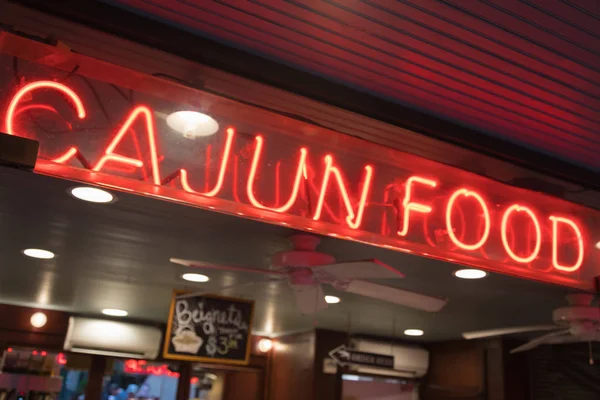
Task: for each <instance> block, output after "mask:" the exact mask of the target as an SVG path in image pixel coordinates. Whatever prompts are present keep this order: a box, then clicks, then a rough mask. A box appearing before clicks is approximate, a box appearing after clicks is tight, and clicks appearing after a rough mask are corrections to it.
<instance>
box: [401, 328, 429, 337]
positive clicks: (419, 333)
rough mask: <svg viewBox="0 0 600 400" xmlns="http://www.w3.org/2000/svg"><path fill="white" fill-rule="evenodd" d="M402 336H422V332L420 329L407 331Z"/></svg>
mask: <svg viewBox="0 0 600 400" xmlns="http://www.w3.org/2000/svg"><path fill="white" fill-rule="evenodd" d="M404 334H405V335H406V336H423V334H424V332H423V331H422V330H420V329H407V330H405V331H404Z"/></svg>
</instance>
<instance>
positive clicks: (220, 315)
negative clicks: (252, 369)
mask: <svg viewBox="0 0 600 400" xmlns="http://www.w3.org/2000/svg"><path fill="white" fill-rule="evenodd" d="M253 311H254V302H252V301H250V300H243V299H233V298H228V297H220V296H208V295H201V296H191V295H188V294H185V293H180V292H179V293H178V292H175V293H173V299H172V301H171V310H170V312H169V320H168V321H167V333H166V335H165V345H164V350H163V356H164V357H165V358H169V359H175V360H188V361H196V362H215V363H221V364H247V363H248V360H249V359H250V334H251V327H252V314H253Z"/></svg>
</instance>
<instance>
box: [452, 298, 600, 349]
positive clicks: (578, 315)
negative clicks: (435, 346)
mask: <svg viewBox="0 0 600 400" xmlns="http://www.w3.org/2000/svg"><path fill="white" fill-rule="evenodd" d="M566 299H567V302H568V303H569V305H568V306H566V307H560V308H557V309H556V310H554V311H553V313H552V319H553V321H554V325H539V326H523V327H514V328H500V329H490V330H483V331H474V332H465V333H463V337H464V338H465V339H481V338H488V337H494V336H502V335H512V334H517V333H527V332H537V331H550V332H549V333H546V334H544V335H542V336H539V337H537V338H535V339H532V340H530V341H529V342H527V343H525V344H524V345H522V346H519V347H517V348H514V349H512V350H511V354H513V353H519V352H522V351H527V350H531V349H533V348H535V347H537V346H539V345H542V344H558V343H577V342H598V341H600V308H598V307H597V306H592V301H593V300H594V295H591V294H586V293H579V294H569V295H567V296H566Z"/></svg>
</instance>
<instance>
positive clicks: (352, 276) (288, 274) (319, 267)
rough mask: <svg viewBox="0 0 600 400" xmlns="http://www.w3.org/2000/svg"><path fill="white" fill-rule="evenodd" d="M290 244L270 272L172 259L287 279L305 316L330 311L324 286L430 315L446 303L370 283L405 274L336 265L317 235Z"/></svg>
mask: <svg viewBox="0 0 600 400" xmlns="http://www.w3.org/2000/svg"><path fill="white" fill-rule="evenodd" d="M290 241H291V243H292V250H290V251H284V252H279V253H276V254H274V255H273V256H272V257H271V262H270V265H271V268H270V269H258V268H245V267H236V266H225V265H215V264H210V263H206V262H202V261H193V260H182V259H178V258H171V262H173V263H175V264H180V265H184V266H186V267H194V268H204V269H216V270H221V271H240V272H253V273H257V274H262V275H270V276H275V277H277V278H279V279H282V280H287V282H288V283H289V285H290V287H291V289H292V291H293V292H294V296H295V299H296V305H297V307H298V309H299V310H300V312H301V313H302V314H314V313H316V312H318V311H319V310H322V309H325V308H327V303H326V302H325V298H324V292H323V287H322V285H323V284H326V285H331V286H333V287H334V288H335V289H337V290H340V291H343V292H349V293H354V294H358V295H361V296H365V297H371V298H374V299H378V300H382V301H387V302H390V303H394V304H398V305H401V306H405V307H410V308H415V309H417V310H423V311H429V312H437V311H440V310H441V309H442V308H443V307H444V305H445V304H446V302H447V300H445V299H440V298H436V297H430V296H426V295H423V294H419V293H413V292H409V291H406V290H402V289H397V288H394V287H390V286H384V285H380V284H377V283H373V282H369V281H368V280H367V279H399V278H403V277H404V275H403V274H402V273H401V272H399V271H397V270H395V269H394V268H392V267H390V266H388V265H386V264H384V263H382V262H380V261H377V260H365V261H350V262H342V263H336V262H335V259H334V258H333V257H332V256H330V255H329V254H325V253H320V252H318V251H316V248H317V246H318V244H319V242H320V239H319V238H318V237H317V236H313V235H308V234H295V235H292V236H291V237H290Z"/></svg>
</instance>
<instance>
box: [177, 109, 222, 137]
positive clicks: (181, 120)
mask: <svg viewBox="0 0 600 400" xmlns="http://www.w3.org/2000/svg"><path fill="white" fill-rule="evenodd" d="M167 125H169V127H170V128H171V129H173V130H176V131H177V132H181V133H183V136H185V137H187V138H195V137H199V136H210V135H214V134H215V133H216V132H217V131H218V130H219V124H218V123H217V121H215V119H214V118H212V117H211V116H210V115H206V114H203V113H201V112H198V111H176V112H174V113H173V114H170V115H169V116H168V117H167Z"/></svg>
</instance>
